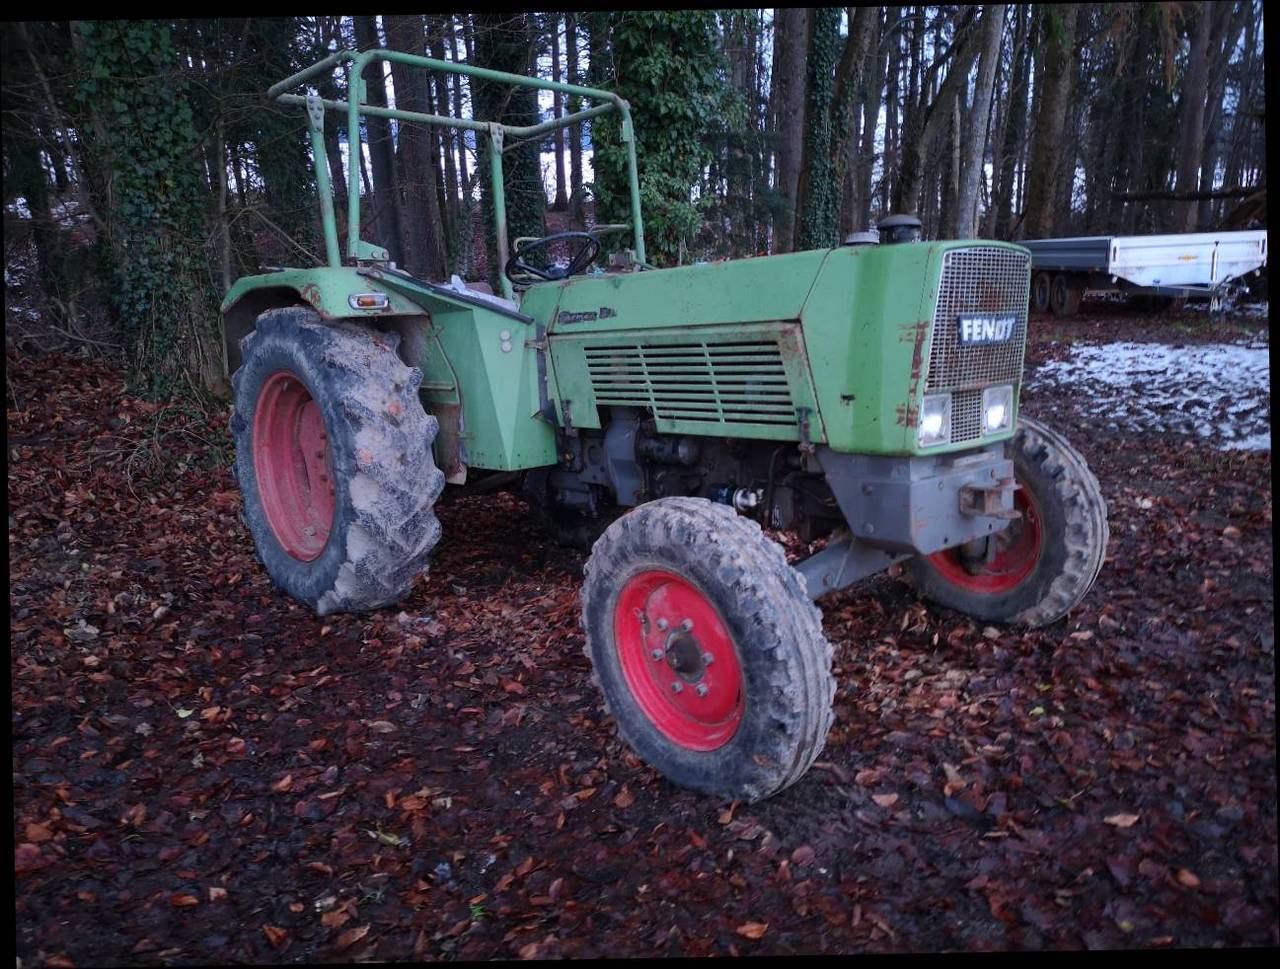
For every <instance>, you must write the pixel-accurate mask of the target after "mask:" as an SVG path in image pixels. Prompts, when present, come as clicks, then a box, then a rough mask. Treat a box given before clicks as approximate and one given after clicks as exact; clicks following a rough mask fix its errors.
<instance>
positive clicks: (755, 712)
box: [582, 498, 835, 801]
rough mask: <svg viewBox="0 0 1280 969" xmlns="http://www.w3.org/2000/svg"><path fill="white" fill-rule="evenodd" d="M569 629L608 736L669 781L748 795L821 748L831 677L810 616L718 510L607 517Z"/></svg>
mask: <svg viewBox="0 0 1280 969" xmlns="http://www.w3.org/2000/svg"><path fill="white" fill-rule="evenodd" d="M582 624H583V628H584V629H585V630H586V634H587V656H588V658H589V659H590V660H591V665H592V668H593V670H594V676H593V678H594V679H595V680H596V682H597V684H598V685H599V687H600V689H601V691H602V693H603V694H604V701H605V708H606V709H607V710H608V711H609V712H610V713H612V714H613V717H614V719H615V721H616V723H617V729H618V733H619V734H620V735H621V736H622V739H623V740H625V741H626V742H627V743H628V744H629V745H630V746H631V748H632V749H633V750H634V751H635V752H636V754H638V755H639V756H640V757H641V758H642V759H644V760H645V761H647V762H648V763H650V764H652V765H653V766H654V767H656V768H657V769H658V770H659V771H661V772H662V773H663V774H665V775H666V776H667V777H668V778H669V779H670V780H671V781H672V782H674V783H676V784H679V785H680V786H682V787H688V788H692V789H694V790H697V791H702V792H704V793H707V794H713V795H718V796H720V797H723V798H726V799H730V798H741V799H743V800H747V801H757V800H760V799H761V798H765V797H768V796H769V795H771V794H774V793H776V792H777V791H780V790H782V789H783V788H785V787H787V786H788V785H790V784H793V783H795V782H796V781H797V780H799V779H800V777H802V776H803V775H804V773H805V771H807V770H808V769H809V765H810V764H812V763H813V761H814V759H815V758H816V757H817V756H818V754H819V752H820V751H821V750H822V746H823V744H824V743H825V741H826V736H827V731H828V729H829V728H830V726H831V719H832V711H831V703H832V700H833V698H834V696H835V680H834V679H833V677H832V675H831V645H830V643H828V642H827V640H826V638H825V637H824V636H823V633H822V618H821V614H820V613H819V612H818V609H817V607H816V606H815V605H814V604H813V603H812V601H810V599H809V596H808V594H807V593H806V591H805V587H804V582H803V581H802V580H801V578H800V575H799V573H797V572H796V571H795V570H794V569H793V568H791V566H789V565H788V564H787V560H786V556H785V555H784V554H783V552H782V548H781V547H780V546H779V545H777V544H776V543H775V542H772V541H770V540H769V539H767V538H765V536H764V534H763V533H762V532H761V531H760V526H759V525H757V524H756V523H755V522H753V521H750V520H748V519H745V518H741V517H739V516H738V515H737V514H735V513H734V511H733V510H732V509H731V508H728V507H726V506H724V505H718V504H714V503H712V502H710V501H707V500H705V499H702V498H662V499H659V500H657V501H653V502H650V503H648V504H645V505H641V506H640V507H639V508H637V509H635V510H634V511H631V512H629V513H627V514H626V515H623V516H622V517H621V518H619V519H618V520H617V521H615V522H614V523H613V524H612V525H610V526H609V528H608V529H607V530H606V531H605V533H604V534H603V535H602V536H601V537H600V540H599V541H598V542H596V544H595V548H594V550H593V551H592V554H591V558H590V560H589V561H588V562H587V566H586V582H585V583H584V585H583V588H582Z"/></svg>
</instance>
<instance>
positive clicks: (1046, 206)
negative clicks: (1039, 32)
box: [1023, 3, 1078, 239]
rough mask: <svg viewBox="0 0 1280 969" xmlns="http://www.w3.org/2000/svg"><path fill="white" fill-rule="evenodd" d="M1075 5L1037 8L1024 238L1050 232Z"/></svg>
mask: <svg viewBox="0 0 1280 969" xmlns="http://www.w3.org/2000/svg"><path fill="white" fill-rule="evenodd" d="M1077 6H1078V4H1074V3H1064V4H1057V5H1054V6H1046V7H1042V8H1040V10H1041V15H1042V17H1043V20H1044V30H1043V36H1044V57H1043V61H1044V78H1043V85H1044V87H1043V90H1042V92H1041V93H1040V95H1039V97H1038V98H1037V101H1038V102H1039V105H1038V109H1037V111H1036V121H1035V129H1034V134H1033V135H1032V143H1031V159H1030V162H1029V164H1028V168H1027V201H1026V208H1025V215H1024V218H1023V232H1024V237H1025V238H1028V239H1042V238H1045V237H1046V236H1049V235H1052V233H1053V224H1054V217H1055V214H1056V213H1055V212H1054V211H1053V198H1054V187H1055V186H1056V184H1057V176H1058V171H1059V164H1060V160H1061V156H1062V144H1061V138H1062V128H1063V124H1062V122H1063V118H1064V116H1065V115H1066V110H1067V99H1068V97H1069V96H1070V93H1071V75H1072V73H1073V71H1072V63H1071V54H1072V49H1073V48H1074V46H1075V34H1076V8H1077Z"/></svg>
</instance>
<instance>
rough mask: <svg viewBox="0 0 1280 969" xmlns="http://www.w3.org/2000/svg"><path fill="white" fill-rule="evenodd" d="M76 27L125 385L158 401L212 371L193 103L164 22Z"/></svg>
mask: <svg viewBox="0 0 1280 969" xmlns="http://www.w3.org/2000/svg"><path fill="white" fill-rule="evenodd" d="M76 29H77V34H78V40H79V42H80V45H81V51H80V53H81V62H82V64H83V66H84V68H85V70H84V75H83V76H82V77H81V79H80V84H79V92H78V93H79V97H80V99H81V104H82V107H83V110H84V112H85V114H87V115H88V116H90V117H91V118H92V119H93V127H94V135H95V137H96V145H95V152H94V156H93V157H94V159H95V161H96V162H97V163H98V164H99V165H100V166H101V168H100V171H99V185H100V186H102V187H103V188H104V189H105V193H104V195H105V198H104V201H105V202H106V205H105V206H104V207H103V208H104V211H105V219H106V222H107V226H108V229H109V234H110V252H109V255H108V258H109V260H110V268H111V277H112V281H113V284H114V285H113V292H112V299H113V303H114V310H115V312H116V313H117V315H118V317H119V319H120V326H121V334H122V337H123V343H124V347H125V353H126V356H127V357H128V361H129V382H130V385H131V386H132V387H133V388H134V389H135V390H137V391H138V392H140V393H142V394H144V395H146V396H149V397H152V398H160V397H165V396H168V395H170V394H172V393H174V392H176V391H178V390H179V389H182V388H183V387H184V384H187V383H188V382H189V381H190V380H191V379H192V378H193V377H195V378H208V377H211V376H212V375H213V374H214V373H216V366H215V364H216V361H217V356H216V352H217V351H216V347H217V343H216V335H217V330H216V320H217V302H216V297H215V294H214V291H213V286H212V280H211V279H210V276H209V273H208V265H207V261H206V259H205V258H204V254H203V251H202V247H201V243H202V241H203V239H204V237H205V235H206V233H207V229H206V228H205V226H204V224H203V215H204V210H203V206H202V202H203V201H204V199H205V198H207V189H206V186H205V184H204V181H203V179H202V177H201V175H200V168H199V165H198V162H199V143H198V140H197V138H196V132H195V128H194V125H193V123H192V112H191V104H190V101H189V100H188V97H187V93H186V85H185V83H184V81H183V78H182V76H181V72H180V70H179V68H178V64H177V59H176V57H175V55H174V52H173V49H172V47H171V45H170V37H169V28H168V27H167V26H166V25H165V24H163V23H159V22H156V21H138V20H133V21H124V20H117V21H103V22H80V23H78V24H77V27H76ZM197 386H198V385H197Z"/></svg>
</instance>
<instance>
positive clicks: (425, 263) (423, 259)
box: [383, 14, 445, 280]
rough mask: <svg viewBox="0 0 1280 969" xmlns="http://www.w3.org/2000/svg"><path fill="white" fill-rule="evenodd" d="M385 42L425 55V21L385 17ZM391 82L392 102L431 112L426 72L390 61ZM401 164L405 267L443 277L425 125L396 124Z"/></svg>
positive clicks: (435, 177)
mask: <svg viewBox="0 0 1280 969" xmlns="http://www.w3.org/2000/svg"><path fill="white" fill-rule="evenodd" d="M383 23H384V24H385V25H386V29H387V46H388V47H390V48H391V49H392V50H400V51H404V52H405V53H406V54H416V55H418V56H424V55H425V54H426V24H425V22H424V20H423V17H422V15H421V14H411V15H407V16H394V17H393V16H384V17H383ZM391 81H392V83H393V84H394V85H395V90H396V106H397V107H399V108H401V109H403V110H405V111H415V112H418V113H421V114H430V113H431V109H432V98H431V87H430V83H429V78H428V77H427V73H426V72H425V71H422V70H418V69H416V68H413V67H410V66H408V65H407V64H401V63H400V62H399V61H392V62H391ZM397 127H398V129H399V131H398V133H399V135H400V152H401V155H402V160H403V166H402V168H401V170H400V172H399V175H400V179H399V181H400V189H401V192H402V193H403V194H402V198H403V200H404V209H403V213H404V217H405V219H404V227H403V228H404V234H405V250H404V253H403V256H404V266H405V268H406V269H407V270H408V271H409V272H410V273H412V274H413V275H415V276H418V277H420V278H422V279H431V280H437V279H443V278H444V269H445V266H444V248H443V246H442V245H441V228H442V226H441V219H440V200H439V194H438V191H439V189H438V182H439V180H440V172H439V169H438V167H437V163H436V158H437V153H436V150H435V148H434V147H433V146H432V144H431V136H430V131H429V129H428V128H427V127H426V126H425V125H420V124H411V123H409V124H406V123H403V122H400V123H398V125H397Z"/></svg>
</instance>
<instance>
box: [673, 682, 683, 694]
mask: <svg viewBox="0 0 1280 969" xmlns="http://www.w3.org/2000/svg"><path fill="white" fill-rule="evenodd" d="M683 689H684V684H683V683H681V682H680V681H679V680H676V681H675V682H674V683H672V684H671V692H672V693H679V692H680V691H681V690H683Z"/></svg>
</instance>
